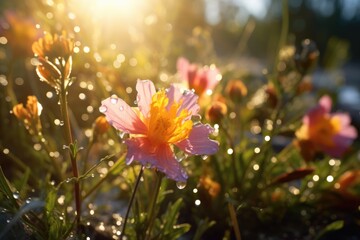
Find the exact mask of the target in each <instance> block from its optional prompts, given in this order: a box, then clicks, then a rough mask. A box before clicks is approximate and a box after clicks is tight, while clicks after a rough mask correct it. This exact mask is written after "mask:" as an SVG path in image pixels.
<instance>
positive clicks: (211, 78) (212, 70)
mask: <svg viewBox="0 0 360 240" xmlns="http://www.w3.org/2000/svg"><path fill="white" fill-rule="evenodd" d="M177 70H178V72H179V75H180V78H181V79H182V80H183V81H186V82H187V83H188V88H189V89H194V90H195V93H197V94H198V95H199V96H202V95H203V94H204V93H206V94H208V95H211V94H212V90H213V89H214V88H215V86H216V85H217V84H218V83H219V81H220V80H221V74H220V72H219V70H218V69H217V68H216V67H215V65H211V66H210V67H209V66H204V67H200V66H198V65H196V64H190V63H189V61H188V60H187V59H185V58H183V57H181V58H179V59H178V61H177Z"/></svg>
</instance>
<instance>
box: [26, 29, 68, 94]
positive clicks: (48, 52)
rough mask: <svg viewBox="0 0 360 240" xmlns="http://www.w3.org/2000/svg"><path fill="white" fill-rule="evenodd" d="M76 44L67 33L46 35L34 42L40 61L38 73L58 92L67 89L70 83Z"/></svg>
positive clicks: (34, 50)
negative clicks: (72, 55)
mask: <svg viewBox="0 0 360 240" xmlns="http://www.w3.org/2000/svg"><path fill="white" fill-rule="evenodd" d="M73 48H74V43H73V41H72V40H71V39H69V38H67V36H66V32H65V31H63V33H62V35H60V36H59V35H57V34H55V35H54V36H53V35H51V34H49V33H46V34H45V36H44V37H43V38H40V39H39V40H38V41H37V42H34V44H33V45H32V49H33V52H34V54H35V55H36V56H37V57H38V59H39V63H40V64H39V65H38V66H37V68H36V73H37V74H38V76H39V77H40V80H42V81H45V82H46V83H48V84H49V85H50V86H52V87H54V88H55V89H57V90H60V89H63V88H66V87H68V86H69V83H70V79H69V77H70V73H71V68H72V57H71V54H72V52H73Z"/></svg>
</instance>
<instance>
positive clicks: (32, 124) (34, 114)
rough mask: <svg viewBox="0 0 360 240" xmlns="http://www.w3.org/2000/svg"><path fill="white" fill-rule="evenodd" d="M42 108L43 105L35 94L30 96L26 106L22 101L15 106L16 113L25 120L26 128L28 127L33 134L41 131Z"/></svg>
mask: <svg viewBox="0 0 360 240" xmlns="http://www.w3.org/2000/svg"><path fill="white" fill-rule="evenodd" d="M41 110H42V106H41V104H40V103H39V102H38V101H37V98H36V97H35V96H28V99H27V103H26V108H25V107H24V105H23V104H22V103H20V104H17V105H15V106H14V107H13V113H14V115H15V116H16V117H17V118H18V119H19V120H22V121H23V122H24V124H25V127H26V129H28V130H29V132H30V133H31V134H37V133H39V132H40V131H41V122H40V118H39V115H40V114H41Z"/></svg>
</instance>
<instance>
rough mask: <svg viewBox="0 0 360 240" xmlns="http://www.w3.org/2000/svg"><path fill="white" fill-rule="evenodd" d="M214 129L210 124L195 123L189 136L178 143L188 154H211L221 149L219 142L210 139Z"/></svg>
mask: <svg viewBox="0 0 360 240" xmlns="http://www.w3.org/2000/svg"><path fill="white" fill-rule="evenodd" d="M213 131H214V129H213V128H212V127H210V125H208V124H206V125H204V124H198V125H194V126H193V128H192V130H191V133H190V135H189V137H188V138H187V139H185V140H183V141H181V142H179V143H177V144H176V146H178V147H179V148H180V149H181V150H183V151H185V152H186V153H188V154H195V155H211V154H214V153H216V152H217V151H218V150H219V143H218V142H217V141H214V140H211V139H209V134H210V133H212V132H213Z"/></svg>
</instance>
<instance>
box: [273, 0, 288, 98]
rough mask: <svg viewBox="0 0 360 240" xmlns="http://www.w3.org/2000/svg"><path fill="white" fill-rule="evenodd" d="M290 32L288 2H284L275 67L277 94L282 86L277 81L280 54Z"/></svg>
mask: <svg viewBox="0 0 360 240" xmlns="http://www.w3.org/2000/svg"><path fill="white" fill-rule="evenodd" d="M288 31H289V9H288V1H287V0H282V25H281V32H280V39H279V46H278V49H277V52H276V58H275V65H274V68H273V74H274V78H273V83H274V86H275V88H276V90H277V92H278V93H279V92H280V85H279V82H278V80H277V77H278V74H277V66H278V63H279V52H280V50H281V48H282V47H284V45H285V44H286V41H287V36H288Z"/></svg>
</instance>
